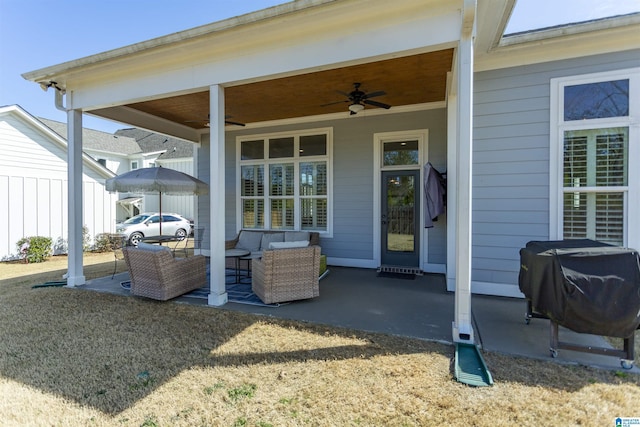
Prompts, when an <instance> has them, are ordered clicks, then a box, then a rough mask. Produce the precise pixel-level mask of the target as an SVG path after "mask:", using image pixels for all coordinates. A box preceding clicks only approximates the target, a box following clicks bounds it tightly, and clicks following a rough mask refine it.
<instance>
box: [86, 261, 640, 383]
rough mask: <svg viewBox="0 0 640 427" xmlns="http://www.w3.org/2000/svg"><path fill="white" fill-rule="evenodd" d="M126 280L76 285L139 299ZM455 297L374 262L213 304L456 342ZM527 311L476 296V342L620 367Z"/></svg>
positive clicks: (436, 277)
mask: <svg viewBox="0 0 640 427" xmlns="http://www.w3.org/2000/svg"><path fill="white" fill-rule="evenodd" d="M128 279H129V275H128V273H127V272H124V273H119V274H117V275H116V276H115V277H114V278H111V276H109V277H103V278H99V279H94V280H91V281H89V282H88V283H86V284H85V285H83V286H79V287H78V289H80V290H89V291H93V292H107V293H113V294H117V295H122V296H125V297H131V298H137V297H132V296H131V294H130V293H129V291H127V290H125V289H123V288H122V287H121V286H120V283H121V282H122V281H125V280H128ZM454 298H455V297H454V295H453V294H452V293H450V292H447V290H446V284H445V278H444V275H442V274H425V275H423V276H416V278H415V279H414V280H406V279H398V278H388V277H377V274H376V271H375V270H370V269H361V268H347V267H331V268H330V273H329V274H328V275H327V276H326V277H325V278H323V279H322V280H321V281H320V296H319V297H318V298H313V299H310V300H301V301H295V302H291V303H289V304H284V305H281V306H279V307H260V306H256V305H246V304H239V303H233V302H229V303H227V304H225V305H224V306H222V307H219V308H212V309H223V310H233V311H240V312H244V313H252V314H257V315H262V316H268V317H274V318H281V319H290V320H298V321H303V322H309V323H316V324H324V325H330V326H336V327H340V328H347V329H353V330H360V331H367V332H380V333H385V334H390V335H396V336H402V337H412V338H418V339H424V340H429V341H437V342H441V343H446V344H452V340H451V329H450V328H451V322H452V321H453V318H454ZM167 303H168V304H171V303H176V304H193V305H207V300H206V299H202V298H196V297H190V296H187V295H185V296H181V297H178V298H175V299H173V300H171V301H170V302H167ZM525 313H526V303H525V301H524V300H522V299H518V298H504V297H493V296H480V295H476V296H473V314H472V322H473V327H474V330H475V332H476V338H477V341H476V342H477V344H478V345H479V346H480V347H481V348H482V349H483V350H484V351H491V352H498V353H503V354H507V355H513V356H517V357H525V358H533V359H540V360H546V361H550V362H555V363H562V364H578V365H585V366H594V367H599V368H604V369H611V370H619V369H620V360H619V359H618V358H617V357H613V356H603V355H597V354H591V353H586V352H577V351H570V350H560V351H558V354H557V357H556V358H552V357H551V354H550V351H549V339H550V338H549V333H550V327H549V321H548V320H545V319H532V320H531V323H530V324H528V325H527V324H526V322H525ZM560 339H561V340H562V341H566V342H570V343H573V344H577V345H580V346H592V347H609V348H610V347H611V346H610V345H609V344H608V343H607V342H606V340H605V339H604V338H602V337H600V336H593V335H588V334H578V333H575V332H572V331H570V330H567V329H565V328H562V327H561V328H560ZM452 355H453V349H452ZM631 372H636V373H640V369H639V368H638V367H637V366H636V367H634V368H633V369H632V371H631Z"/></svg>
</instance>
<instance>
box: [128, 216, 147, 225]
mask: <svg viewBox="0 0 640 427" xmlns="http://www.w3.org/2000/svg"><path fill="white" fill-rule="evenodd" d="M147 218H149V215H136V216H134V217H132V218H129V219H128V220H126V221H125V222H124V223H125V224H140V223H141V222H143V221H144V220H146V219H147Z"/></svg>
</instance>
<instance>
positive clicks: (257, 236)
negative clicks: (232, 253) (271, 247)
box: [236, 230, 263, 252]
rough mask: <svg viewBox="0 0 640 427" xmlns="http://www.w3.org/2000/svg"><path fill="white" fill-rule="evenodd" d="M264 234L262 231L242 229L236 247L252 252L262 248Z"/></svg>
mask: <svg viewBox="0 0 640 427" xmlns="http://www.w3.org/2000/svg"><path fill="white" fill-rule="evenodd" d="M262 234H263V233H262V232H261V231H245V230H242V231H241V232H240V237H239V239H238V243H236V248H238V249H246V250H248V251H251V252H253V251H258V250H260V243H261V242H262Z"/></svg>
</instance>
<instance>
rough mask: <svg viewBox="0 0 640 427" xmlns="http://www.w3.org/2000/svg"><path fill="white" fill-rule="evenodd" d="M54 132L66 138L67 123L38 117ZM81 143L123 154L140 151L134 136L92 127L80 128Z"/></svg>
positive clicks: (89, 146) (94, 148) (96, 148)
mask: <svg viewBox="0 0 640 427" xmlns="http://www.w3.org/2000/svg"><path fill="white" fill-rule="evenodd" d="M39 120H40V121H41V122H42V123H44V124H45V125H46V126H47V127H49V128H50V129H51V130H53V131H54V132H55V133H57V134H58V135H60V136H61V137H63V138H64V139H65V140H66V139H67V124H66V123H62V122H57V121H55V120H49V119H43V118H40V119H39ZM82 145H83V147H84V148H85V149H91V150H96V151H102V152H107V153H117V154H124V155H131V154H139V153H141V152H142V150H141V148H140V146H139V145H138V143H137V142H136V140H135V139H134V138H129V137H127V136H124V135H123V136H119V135H113V134H110V133H107V132H101V131H98V130H93V129H87V128H83V129H82Z"/></svg>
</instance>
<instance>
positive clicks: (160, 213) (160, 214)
mask: <svg viewBox="0 0 640 427" xmlns="http://www.w3.org/2000/svg"><path fill="white" fill-rule="evenodd" d="M159 194H160V208H159V209H158V211H159V216H160V246H162V191H159Z"/></svg>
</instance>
